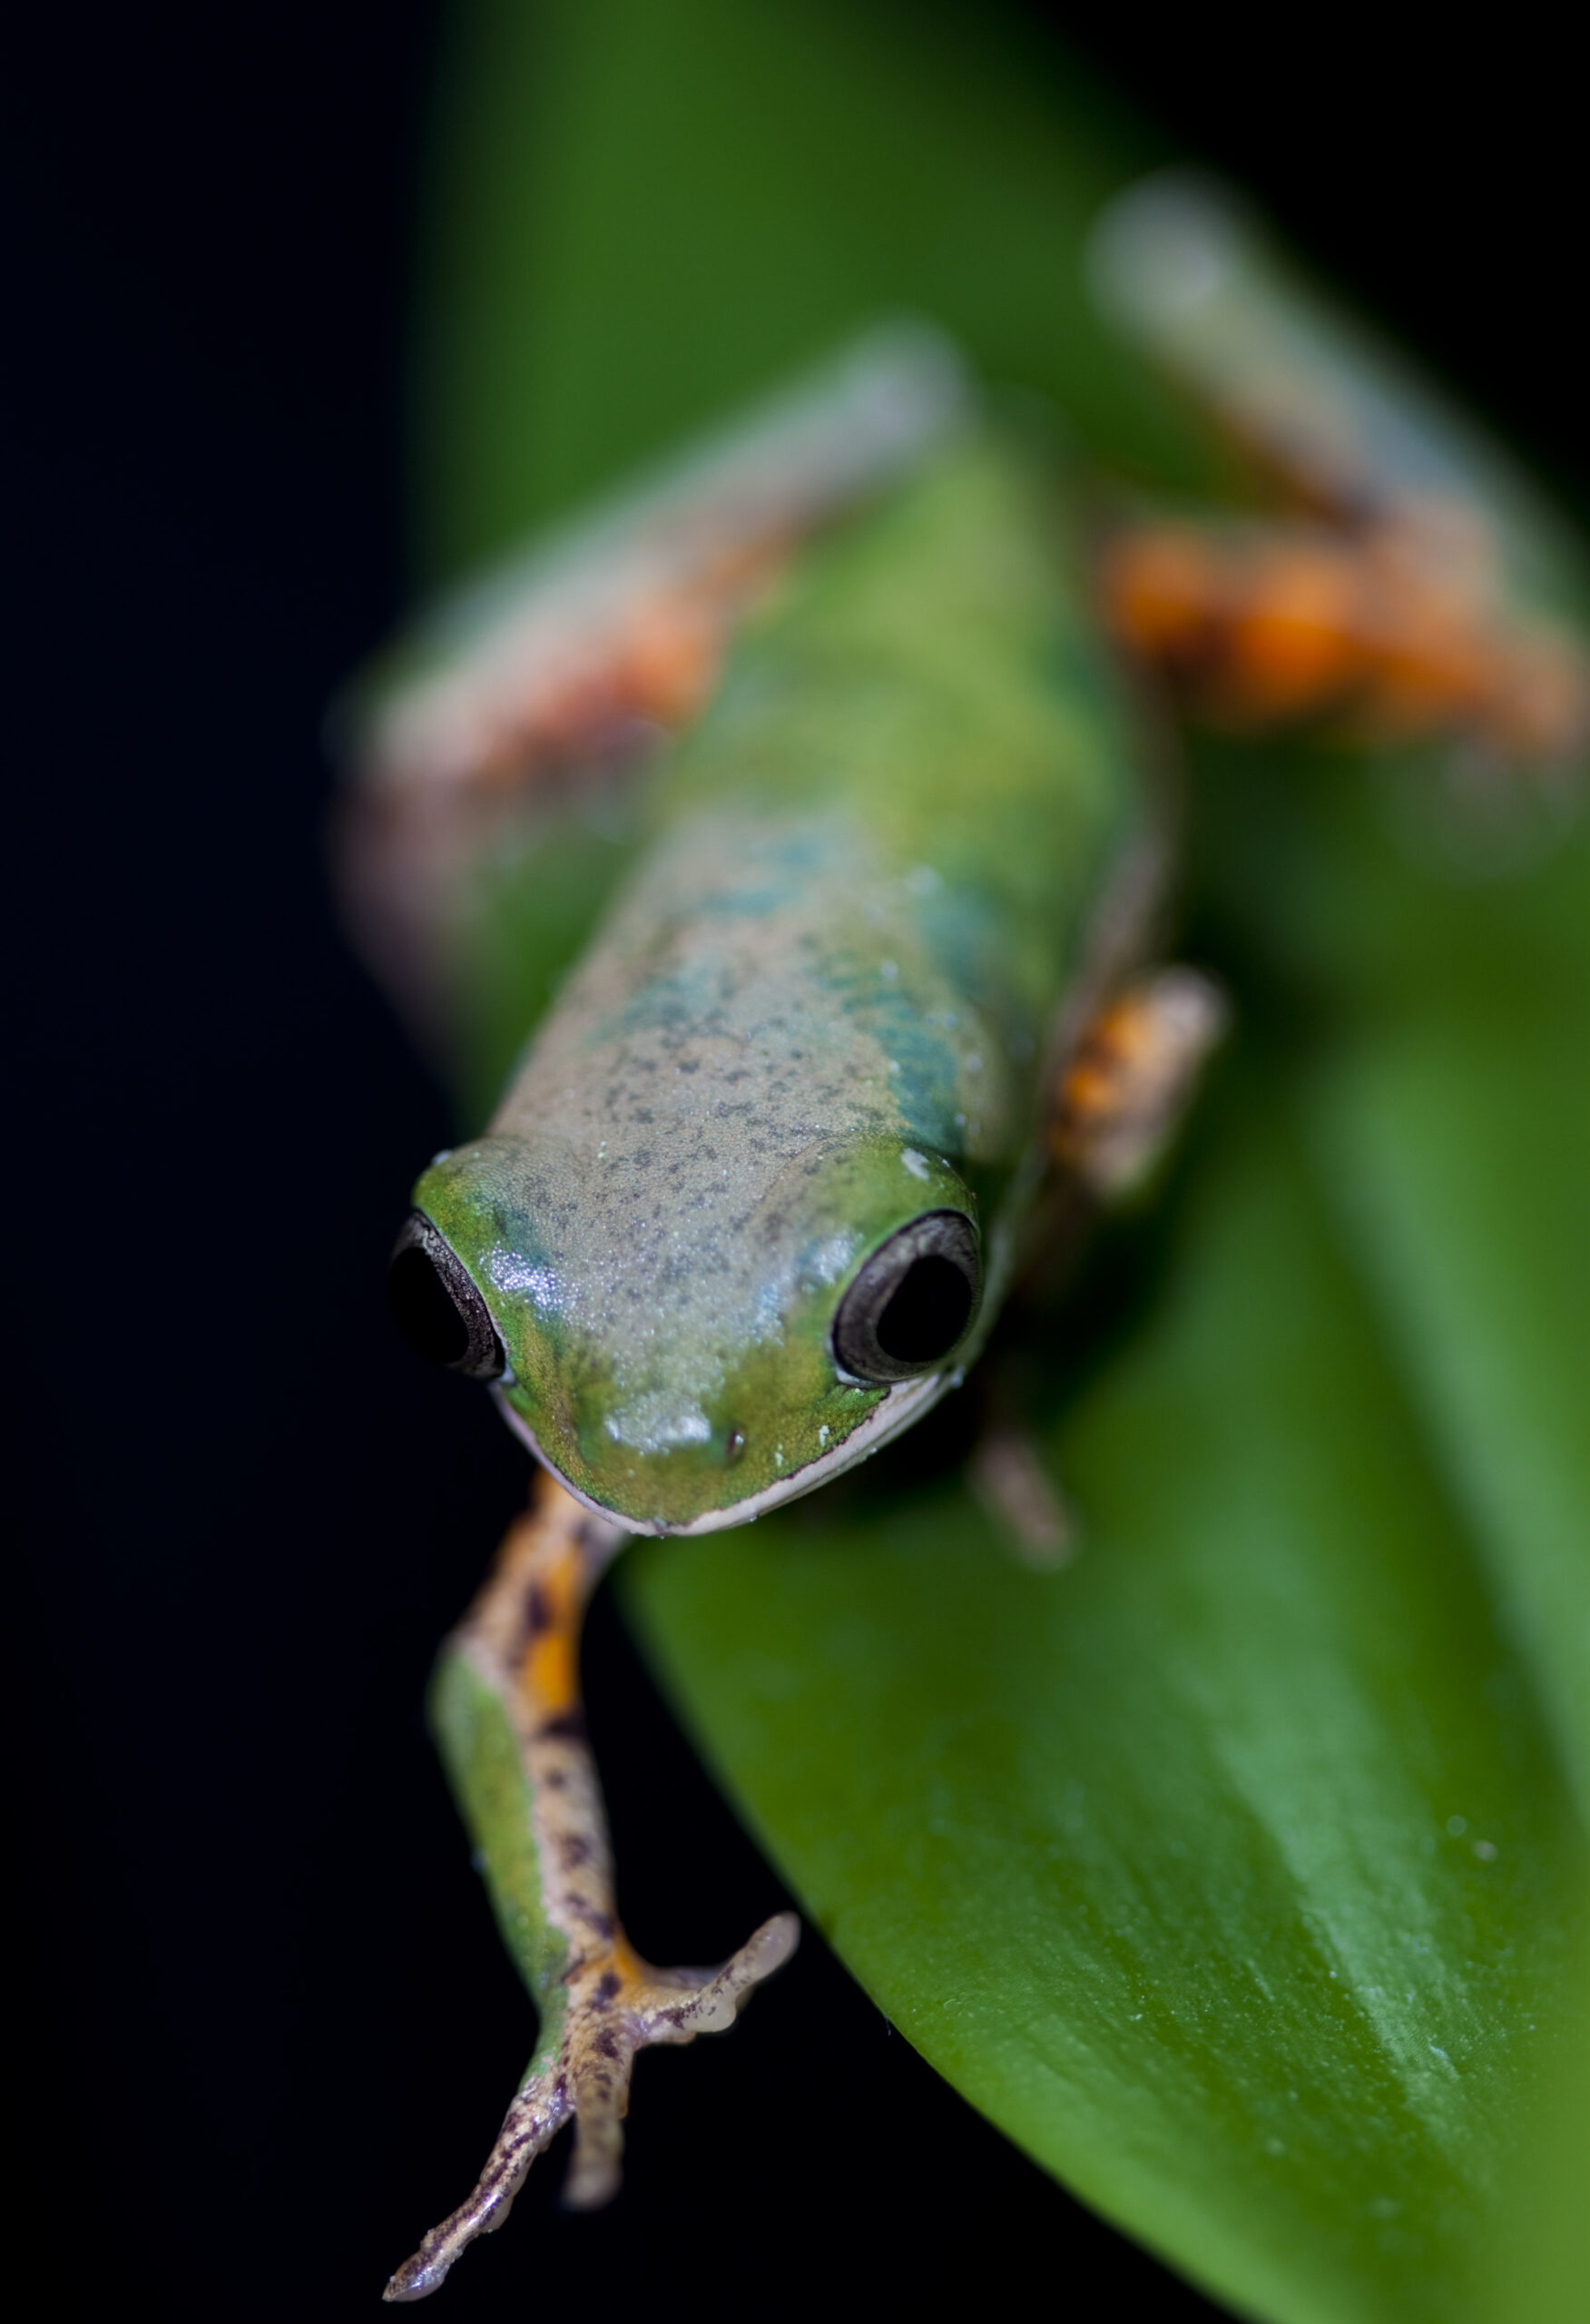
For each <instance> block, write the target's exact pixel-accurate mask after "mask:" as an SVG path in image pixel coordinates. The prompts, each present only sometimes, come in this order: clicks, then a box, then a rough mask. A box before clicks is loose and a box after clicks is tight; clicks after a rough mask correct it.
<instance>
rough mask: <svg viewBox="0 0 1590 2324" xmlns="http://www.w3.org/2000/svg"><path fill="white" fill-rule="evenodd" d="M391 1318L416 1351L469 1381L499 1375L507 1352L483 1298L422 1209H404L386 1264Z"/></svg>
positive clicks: (502, 1370) (502, 1372)
mask: <svg viewBox="0 0 1590 2324" xmlns="http://www.w3.org/2000/svg"><path fill="white" fill-rule="evenodd" d="M387 1300H388V1305H389V1306H390V1307H391V1310H392V1320H393V1322H394V1323H395V1324H397V1328H398V1330H399V1331H400V1332H401V1333H402V1334H403V1336H404V1338H405V1339H406V1340H407V1342H408V1344H409V1346H410V1347H411V1348H413V1350H414V1351H415V1353H416V1354H417V1355H423V1356H424V1357H425V1359H426V1361H427V1363H429V1364H445V1365H446V1366H447V1370H448V1371H449V1372H463V1373H466V1374H468V1376H469V1378H470V1379H471V1380H500V1379H501V1378H502V1375H503V1374H504V1373H505V1371H506V1370H507V1368H508V1359H507V1355H506V1354H505V1351H504V1348H503V1344H502V1342H501V1340H499V1339H498V1337H497V1335H496V1325H495V1324H493V1322H492V1320H491V1315H490V1313H489V1311H488V1309H487V1307H486V1302H485V1300H484V1299H483V1298H482V1297H481V1295H480V1294H479V1292H478V1291H476V1288H475V1285H474V1284H473V1283H472V1282H471V1281H470V1279H469V1276H468V1274H467V1273H466V1269H465V1267H464V1265H463V1264H462V1262H461V1261H460V1260H459V1259H458V1258H456V1256H455V1255H454V1253H453V1251H452V1250H451V1249H450V1247H449V1246H448V1244H447V1240H446V1237H445V1236H442V1235H440V1234H438V1233H437V1229H436V1228H435V1227H434V1226H432V1225H431V1222H430V1220H429V1219H428V1218H427V1216H425V1213H424V1212H423V1211H419V1210H414V1211H410V1212H409V1214H408V1217H407V1220H406V1221H405V1223H404V1227H403V1232H402V1233H401V1235H399V1236H398V1237H397V1242H396V1244H395V1245H394V1246H393V1249H392V1261H391V1265H389V1266H388V1269H387Z"/></svg>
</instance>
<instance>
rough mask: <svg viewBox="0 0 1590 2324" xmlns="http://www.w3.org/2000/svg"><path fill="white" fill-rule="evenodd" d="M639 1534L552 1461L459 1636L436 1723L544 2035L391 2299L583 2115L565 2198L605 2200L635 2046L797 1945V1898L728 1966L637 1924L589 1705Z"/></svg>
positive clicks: (416, 2283) (434, 2263) (454, 2244)
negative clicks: (630, 1916)
mask: <svg viewBox="0 0 1590 2324" xmlns="http://www.w3.org/2000/svg"><path fill="white" fill-rule="evenodd" d="M626 1538H627V1536H626V1535H625V1534H624V1533H623V1531H621V1530H620V1529H619V1528H618V1527H617V1526H614V1525H611V1524H608V1523H606V1522H604V1521H603V1520H602V1519H601V1518H598V1517H595V1516H593V1515H592V1514H591V1512H589V1511H588V1510H586V1509H584V1508H583V1507H582V1506H581V1504H580V1503H579V1502H576V1501H575V1500H574V1498H573V1496H572V1495H571V1494H569V1493H567V1492H564V1489H563V1487H562V1486H561V1485H560V1484H558V1483H557V1482H556V1481H555V1479H554V1478H552V1477H550V1476H546V1475H541V1476H539V1477H538V1479H537V1481H536V1486H535V1493H534V1496H533V1501H532V1506H531V1508H530V1510H529V1512H527V1513H526V1514H525V1516H524V1517H522V1518H520V1519H519V1521H517V1523H516V1524H515V1525H514V1526H513V1527H512V1528H511V1529H510V1531H509V1532H508V1535H507V1537H506V1539H505V1541H504V1543H503V1546H502V1548H501V1550H500V1551H499V1552H498V1555H497V1560H496V1565H495V1567H494V1569H493V1571H492V1573H491V1575H490V1578H489V1579H488V1581H486V1586H485V1588H484V1589H483V1590H482V1591H481V1593H480V1595H479V1597H478V1598H477V1599H476V1601H475V1603H474V1605H473V1606H472V1607H471V1609H470V1610H469V1613H468V1614H467V1616H466V1619H465V1620H464V1622H463V1623H462V1625H461V1626H460V1628H459V1629H458V1630H456V1631H455V1632H454V1634H453V1636H452V1638H451V1639H450V1640H448V1642H447V1647H446V1648H445V1649H444V1651H443V1656H442V1661H441V1664H440V1667H439V1669H438V1672H437V1687H436V1694H435V1699H434V1704H433V1709H434V1713H435V1718H436V1723H437V1728H438V1729H439V1731H440V1735H441V1740H442V1746H443V1749H444V1752H445V1754H446V1757H447V1763H448V1771H449V1774H450V1775H451V1777H452V1780H453V1785H454V1788H455V1790H456V1793H457V1796H458V1798H459V1801H460V1803H461V1805H462V1807H463V1809H464V1813H465V1816H466V1819H467V1821H468V1824H469V1827H470V1830H471V1833H472V1835H473V1837H474V1838H475V1841H476V1846H477V1847H478V1848H479V1849H480V1851H481V1853H482V1855H483V1856H484V1858H485V1863H486V1876H487V1878H488V1881H489V1883H490V1886H491V1891H492V1900H493V1904H494V1905H495V1907H496V1915H497V1919H498V1922H499V1924H500V1925H501V1927H502V1931H503V1935H504V1936H505V1940H506V1942H507V1945H508V1948H509V1950H510V1952H511V1953H512V1954H513V1955H514V1957H515V1962H516V1963H517V1965H518V1967H519V1970H520V1974H522V1975H523V1976H524V1978H525V1983H526V1984H527V1985H528V1986H529V1987H530V1990H531V1992H532V1994H534V1995H535V2000H536V2003H537V2004H538V2006H539V2008H540V2011H541V2020H542V2024H541V2039H540V2042H539V2043H538V2045H537V2048H536V2053H535V2057H534V2059H533V2060H532V2062H531V2064H530V2066H529V2069H528V2071H527V2072H526V2073H525V2079H524V2081H523V2083H521V2085H520V2088H519V2091H518V2093H517V2094H516V2096H515V2099H514V2102H513V2103H512V2105H511V2106H510V2107H509V2108H508V2111H507V2113H506V2115H505V2117H504V2120H503V2126H502V2129H501V2130H500V2131H499V2132H498V2133H497V2138H496V2144H495V2145H494V2146H493V2148H492V2151H491V2153H490V2155H489V2156H488V2157H487V2159H486V2168H485V2170H484V2171H482V2172H481V2175H480V2179H479V2181H478V2183H477V2185H476V2189H475V2191H474V2192H473V2194H472V2195H471V2196H470V2197H469V2199H468V2201H466V2203H464V2204H463V2205H462V2206H461V2207H460V2208H459V2209H458V2210H457V2211H455V2212H454V2213H453V2215H452V2217H451V2218H450V2219H447V2220H445V2221H443V2222H442V2224H441V2225H440V2226H439V2227H436V2228H433V2229H432V2230H431V2231H430V2233H429V2234H428V2235H427V2237H426V2239H425V2240H424V2242H423V2243H422V2244H421V2245H420V2247H419V2249H418V2250H417V2252H416V2253H415V2254H414V2256H413V2258H412V2259H411V2260H407V2261H406V2262H405V2263H404V2265H403V2266H402V2267H401V2268H399V2269H398V2270H397V2274H396V2275H395V2276H394V2277H393V2278H392V2280H391V2281H390V2282H389V2283H388V2287H387V2291H386V2298H387V2299H389V2300H411V2299H424V2298H425V2297H426V2295H427V2292H432V2291H435V2290H436V2289H437V2286H438V2285H439V2284H440V2283H441V2281H442V2279H443V2278H444V2276H445V2275H446V2274H447V2270H448V2269H449V2268H450V2267H451V2266H452V2264H453V2262H454V2260H456V2258H457V2257H458V2254H459V2253H460V2252H461V2251H462V2250H463V2249H464V2247H465V2245H466V2244H467V2243H470V2242H472V2241H473V2240H474V2239H475V2237H476V2236H477V2235H481V2234H485V2233H487V2232H489V2231H490V2230H492V2229H494V2228H497V2227H500V2226H501V2225H502V2223H503V2221H504V2219H505V2217H506V2215H507V2211H508V2207H509V2205H510V2204H511V2203H512V2201H513V2200H514V2197H515V2194H516V2193H517V2192H518V2191H519V2188H520V2186H521V2185H522V2184H523V2182H524V2179H525V2172H526V2171H528V2170H529V2168H530V2165H531V2163H532V2162H534V2161H535V2157H536V2156H537V2155H538V2154H539V2153H540V2152H541V2151H542V2149H543V2148H544V2147H545V2146H546V2145H547V2144H548V2142H550V2141H551V2140H552V2139H553V2138H554V2137H555V2134H556V2133H557V2132H558V2131H559V2130H560V2129H561V2128H562V2126H563V2124H564V2122H569V2121H571V2120H572V2121H573V2122H574V2160H573V2162H572V2164H571V2166H570V2170H569V2174H568V2179H567V2181H566V2184H565V2187H564V2201H566V2202H567V2203H569V2204H571V2205H572V2206H574V2208H576V2209H579V2210H590V2209H594V2207H595V2206H596V2205H598V2204H600V2203H604V2202H606V2201H608V2199H609V2198H610V2197H611V2196H612V2195H613V2194H614V2193H615V2192H616V2191H617V2187H618V2182H619V2158H620V2153H621V2151H622V2147H623V2131H622V2128H621V2125H622V2122H623V2115H624V2113H625V2112H626V2110H627V2107H628V2102H629V2081H630V2069H631V2066H632V2064H633V2060H634V2056H635V2053H636V2052H637V2051H638V2050H641V2049H643V2048H644V2047H645V2046H646V2045H647V2043H653V2042H690V2041H693V2040H694V2038H695V2036H696V2035H697V2034H698V2033H719V2032H721V2031H722V2030H723V2029H724V2028H725V2027H727V2026H729V2025H731V2024H733V2022H734V2016H735V2013H736V2011H737V2010H738V2008H739V2007H740V2005H741V2003H742V2002H743V2001H744V1999H745V1997H746V1995H747V1994H749V1992H750V1990H751V1986H752V1985H754V1984H757V1983H758V1981H759V1980H760V1979H761V1978H763V1977H765V1976H767V1975H769V1974H770V1972H771V1971H772V1970H774V1969H776V1968H778V1967H779V1965H780V1963H782V1962H783V1961H785V1960H787V1959H788V1958H789V1955H790V1953H791V1952H792V1951H793V1949H794V1946H795V1943H796V1939H797V1936H798V1935H799V1924H798V1923H797V1921H796V1919H795V1915H793V1914H792V1913H780V1914H776V1915H774V1917H773V1918H772V1919H771V1920H770V1921H767V1922H765V1923H764V1924H763V1925H762V1926H761V1928H760V1929H758V1931H757V1932H756V1935H754V1936H753V1937H752V1938H751V1941H750V1943H749V1944H747V1945H742V1946H741V1949H740V1951H739V1952H738V1953H736V1954H735V1955H734V1956H733V1958H732V1959H731V1961H729V1962H728V1963H727V1964H726V1965H724V1966H723V1967H722V1968H721V1969H718V1970H711V1969H653V1968H651V1967H649V1966H648V1965H647V1964H646V1963H645V1962H643V1961H642V1960H641V1959H640V1958H639V1957H638V1956H637V1955H635V1954H634V1953H633V1951H632V1950H631V1948H630V1946H629V1945H628V1944H627V1943H626V1942H625V1940H624V1935H623V1930H622V1929H621V1928H620V1926H619V1925H618V1918H617V1915H616V1913H615V1911H614V1907H613V1859H612V1852H611V1849H610V1847H609V1844H608V1837H607V1826H606V1819H605V1817H604V1813H603V1807H602V1794H601V1789H600V1787H599V1785H598V1782H597V1778H596V1770H595V1768H594V1764H593V1761H592V1758H591V1752H590V1748H589V1746H588V1745H587V1743H586V1740H585V1732H584V1717H583V1714H582V1710H581V1704H580V1688H579V1637H580V1627H581V1622H582V1620H583V1618H584V1610H585V1607H586V1605H587V1604H588V1602H589V1600H590V1596H591V1592H592V1590H594V1587H595V1584H596V1582H597V1581H598V1579H599V1578H600V1576H601V1574H602V1572H603V1571H604V1569H605V1567H606V1565H607V1563H608V1561H610V1559H611V1558H612V1557H613V1554H614V1552H615V1551H617V1550H618V1549H619V1548H621V1547H622V1546H623V1542H624V1541H625V1540H626Z"/></svg>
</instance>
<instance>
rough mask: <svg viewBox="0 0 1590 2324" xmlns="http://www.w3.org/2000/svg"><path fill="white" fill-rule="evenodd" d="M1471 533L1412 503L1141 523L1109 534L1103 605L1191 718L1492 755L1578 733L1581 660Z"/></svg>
mask: <svg viewBox="0 0 1590 2324" xmlns="http://www.w3.org/2000/svg"><path fill="white" fill-rule="evenodd" d="M1486 549H1487V544H1486V543H1485V542H1484V540H1483V538H1480V539H1477V538H1476V537H1475V530H1474V527H1473V526H1472V525H1468V526H1467V527H1460V526H1458V525H1457V522H1456V519H1454V518H1452V517H1451V516H1450V513H1449V512H1445V511H1441V510H1435V511H1427V510H1423V509H1419V508H1416V507H1410V508H1409V509H1408V511H1407V512H1405V513H1399V514H1398V515H1397V516H1395V517H1390V518H1388V519H1387V520H1385V521H1383V522H1381V523H1379V524H1378V525H1376V526H1374V527H1366V528H1363V529H1360V530H1359V531H1347V530H1341V529H1332V528H1330V527H1325V526H1305V525H1291V526H1287V525H1276V526H1273V527H1220V526H1209V527H1201V526H1186V525H1169V526H1145V527H1140V528H1135V529H1128V530H1125V531H1124V532H1122V533H1120V534H1118V535H1117V536H1116V537H1114V540H1113V541H1112V542H1110V543H1109V544H1108V546H1107V547H1106V548H1105V550H1104V556H1103V559H1102V562H1101V568H1100V578H1101V587H1102V592H1103V598H1104V610H1105V615H1106V618H1107V619H1108V621H1109V623H1110V625H1111V626H1112V628H1113V629H1114V633H1115V635H1117V636H1118V637H1119V638H1120V639H1121V641H1122V643H1123V644H1124V645H1126V646H1127V647H1128V648H1129V650H1130V651H1131V652H1132V653H1134V655H1137V656H1138V657H1139V658H1140V659H1142V660H1143V661H1146V662H1147V663H1148V664H1149V665H1151V666H1153V667H1154V668H1156V669H1157V670H1158V671H1159V672H1160V673H1161V675H1163V677H1164V678H1165V680H1166V681H1167V683H1168V684H1170V685H1171V686H1172V687H1173V689H1174V690H1175V691H1176V692H1177V693H1178V694H1180V695H1181V696H1182V697H1183V700H1184V701H1185V703H1186V704H1187V706H1188V707H1189V708H1190V709H1191V710H1192V711H1193V713H1194V714H1197V715H1200V716H1202V717H1203V718H1205V719H1207V720H1209V721H1210V722H1211V723H1212V724H1216V725H1221V726H1225V727H1228V728H1232V729H1233V730H1236V731H1248V732H1253V731H1261V730H1264V729H1267V728H1271V727H1274V726H1279V725H1284V724H1293V723H1296V722H1299V721H1301V720H1306V719H1321V718H1330V719H1335V720H1337V721H1338V722H1339V723H1340V722H1343V721H1345V722H1347V723H1349V724H1350V725H1351V727H1352V728H1353V729H1354V730H1355V731H1356V732H1358V733H1359V734H1362V735H1364V736H1366V737H1377V738H1379V739H1382V740H1390V739H1397V738H1401V737H1418V736H1421V735H1438V734H1454V735H1457V734H1469V735H1472V736H1474V737H1475V738H1476V739H1477V740H1478V741H1480V742H1481V743H1485V744H1486V745H1487V746H1488V747H1489V748H1490V749H1491V750H1492V751H1493V752H1494V753H1496V754H1497V757H1498V758H1499V759H1501V760H1502V761H1503V762H1504V763H1512V764H1516V765H1519V766H1528V765H1534V764H1542V763H1544V764H1548V765H1549V764H1560V763H1565V762H1566V761H1568V760H1571V759H1572V758H1573V757H1574V756H1575V753H1579V752H1581V751H1583V750H1584V749H1585V748H1586V746H1587V745H1590V660H1587V659H1586V656H1585V653H1584V652H1583V650H1582V649H1580V648H1579V647H1578V646H1577V645H1575V643H1574V641H1573V640H1572V639H1570V638H1569V637H1568V636H1567V635H1565V634H1561V633H1559V632H1557V631H1556V630H1554V629H1552V628H1551V627H1549V626H1548V625H1546V624H1545V623H1542V622H1535V621H1523V620H1520V619H1518V618H1517V617H1516V616H1515V615H1513V614H1512V613H1511V612H1510V610H1509V609H1508V608H1507V606H1506V605H1505V604H1504V603H1503V601H1502V599H1501V596H1500V594H1499V585H1498V583H1497V577H1496V575H1495V573H1494V571H1493V569H1492V565H1491V561H1490V559H1489V557H1488V556H1487V554H1486Z"/></svg>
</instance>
